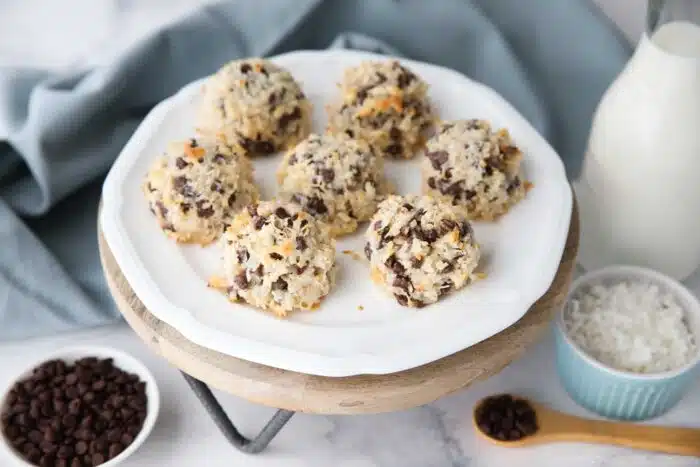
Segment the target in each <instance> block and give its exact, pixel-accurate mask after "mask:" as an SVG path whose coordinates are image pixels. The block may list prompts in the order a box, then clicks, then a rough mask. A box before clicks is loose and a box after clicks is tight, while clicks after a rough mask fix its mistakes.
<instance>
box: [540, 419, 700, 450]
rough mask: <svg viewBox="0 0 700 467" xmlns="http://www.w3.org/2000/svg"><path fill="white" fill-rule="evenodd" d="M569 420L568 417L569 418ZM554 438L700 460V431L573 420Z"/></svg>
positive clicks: (568, 421)
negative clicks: (698, 458) (612, 445)
mask: <svg viewBox="0 0 700 467" xmlns="http://www.w3.org/2000/svg"><path fill="white" fill-rule="evenodd" d="M567 418H569V417H567ZM565 426H566V428H563V427H562V429H561V430H558V432H557V433H552V434H551V435H552V436H553V437H555V438H557V439H559V440H561V441H565V440H566V441H581V442H589V443H605V444H614V445H618V446H625V447H629V448H636V449H644V450H647V451H656V452H664V453H667V454H680V455H685V456H696V457H700V429H693V428H672V427H662V426H648V425H635V424H633V423H617V422H605V421H597V420H582V419H578V418H574V417H571V420H567V423H566V424H565Z"/></svg>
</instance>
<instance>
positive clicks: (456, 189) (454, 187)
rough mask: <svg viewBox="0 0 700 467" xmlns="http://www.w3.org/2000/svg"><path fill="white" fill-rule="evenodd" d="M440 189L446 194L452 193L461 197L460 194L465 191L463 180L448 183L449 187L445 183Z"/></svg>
mask: <svg viewBox="0 0 700 467" xmlns="http://www.w3.org/2000/svg"><path fill="white" fill-rule="evenodd" d="M440 191H441V192H442V193H443V194H446V195H452V196H454V197H459V195H461V194H462V192H463V191H464V190H462V181H458V182H454V183H453V184H451V185H448V186H447V187H445V185H443V186H442V187H441V188H440Z"/></svg>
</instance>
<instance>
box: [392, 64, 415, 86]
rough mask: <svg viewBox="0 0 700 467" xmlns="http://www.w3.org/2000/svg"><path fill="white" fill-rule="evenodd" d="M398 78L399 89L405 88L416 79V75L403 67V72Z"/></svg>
mask: <svg viewBox="0 0 700 467" xmlns="http://www.w3.org/2000/svg"><path fill="white" fill-rule="evenodd" d="M396 79H397V85H398V86H399V89H403V88H405V87H406V86H408V85H409V84H411V82H413V80H415V79H416V75H414V74H413V73H411V72H410V71H408V70H406V69H402V70H401V74H400V75H399V76H398V77H397V78H396Z"/></svg>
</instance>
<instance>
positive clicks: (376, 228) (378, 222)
mask: <svg viewBox="0 0 700 467" xmlns="http://www.w3.org/2000/svg"><path fill="white" fill-rule="evenodd" d="M373 228H374V230H379V229H381V228H382V221H381V220H378V221H376V222H375V223H374V224H373Z"/></svg>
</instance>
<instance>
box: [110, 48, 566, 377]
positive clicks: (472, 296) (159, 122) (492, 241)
mask: <svg viewBox="0 0 700 467" xmlns="http://www.w3.org/2000/svg"><path fill="white" fill-rule="evenodd" d="M378 58H382V57H380V56H376V55H372V54H367V53H360V52H350V51H318V52H306V51H305V52H294V53H290V54H285V55H281V56H278V57H274V58H272V60H273V61H275V62H276V63H278V64H279V65H282V66H284V67H286V68H287V69H288V70H290V71H291V72H292V74H293V75H294V76H295V77H296V78H297V80H299V82H300V83H301V85H302V87H303V89H304V92H305V93H306V94H307V96H308V97H309V98H310V99H311V101H312V102H313V104H314V107H315V110H314V130H315V131H316V132H321V131H323V128H324V127H325V110H324V106H325V105H326V104H327V103H328V102H329V101H330V100H331V99H332V98H333V97H334V96H335V93H336V92H337V87H336V83H337V82H338V81H339V79H340V77H341V75H342V72H343V70H344V69H345V68H347V67H349V66H352V65H356V64H357V63H359V62H360V61H362V60H365V59H378ZM383 58H386V57H383ZM403 63H404V64H406V65H407V66H408V67H410V68H412V69H413V70H414V71H415V72H416V73H417V74H419V75H420V76H421V77H422V78H423V79H425V80H426V81H427V82H428V84H429V85H430V91H429V93H430V98H431V100H432V102H433V104H434V105H435V107H436V108H437V110H438V112H439V114H440V116H441V117H442V118H443V119H446V120H448V119H457V118H477V117H478V118H485V119H488V120H490V121H491V122H492V124H493V125H494V126H496V127H506V128H507V129H508V130H509V131H510V132H511V134H512V136H513V139H514V141H515V143H516V144H517V145H519V146H520V148H521V149H522V150H523V152H524V154H525V156H524V163H523V167H524V172H525V175H526V178H527V179H529V180H531V181H532V182H534V184H535V187H534V189H533V190H531V191H530V193H529V194H528V196H527V198H526V199H525V200H524V201H523V202H521V203H520V204H519V205H517V206H516V207H515V208H514V209H512V210H511V211H510V212H509V213H508V215H506V216H505V217H504V218H502V219H501V220H500V221H499V222H497V223H495V224H485V223H484V224H482V223H478V224H476V225H475V232H476V237H477V240H478V241H479V243H480V244H481V245H482V249H483V250H482V251H483V257H484V260H483V264H482V265H481V267H480V270H481V271H483V272H485V273H487V274H488V278H487V279H485V280H482V281H479V282H477V283H475V284H473V285H471V286H469V287H467V288H465V289H463V290H461V291H459V292H457V293H453V294H451V295H449V296H447V297H445V298H444V299H442V300H441V301H440V302H438V303H436V304H434V305H431V306H428V307H426V308H422V309H409V308H404V307H402V306H400V305H398V304H397V303H396V301H395V300H394V298H393V297H391V296H389V295H388V294H385V293H384V292H382V291H381V290H380V289H379V288H378V287H377V286H376V285H374V284H373V283H372V282H371V281H370V279H369V274H368V269H367V266H366V264H364V262H362V261H358V260H357V259H353V258H352V257H351V256H349V255H345V254H342V253H341V252H342V251H343V250H354V251H356V252H358V253H360V254H361V253H362V249H363V241H362V235H363V233H364V229H365V226H364V225H363V226H361V228H360V232H358V233H356V234H355V235H353V236H350V237H349V238H343V239H341V240H340V241H339V242H338V255H337V257H338V262H339V271H340V273H339V279H338V284H337V286H336V287H335V289H334V290H333V291H332V292H331V294H330V295H329V296H328V297H327V298H326V299H325V300H324V302H323V303H322V305H321V308H320V309H319V310H318V311H316V312H305V313H297V314H294V315H293V316H291V317H290V318H289V319H286V320H280V319H277V318H274V317H273V316H271V315H269V314H266V313H263V312H259V311H256V310H254V309H252V308H249V307H247V306H243V305H238V304H232V303H230V302H228V301H227V300H226V299H225V298H224V297H223V296H222V295H220V294H219V293H218V292H216V291H214V290H212V289H209V288H207V286H206V282H207V279H208V278H209V277H210V276H211V275H212V274H214V273H216V272H218V271H219V268H220V262H219V261H220V253H219V251H218V249H217V246H211V247H208V248H201V247H199V246H178V245H176V244H175V243H174V242H172V241H169V240H168V239H167V238H166V237H165V236H164V235H163V233H162V232H161V231H160V229H159V227H158V226H157V224H156V222H155V220H154V219H153V216H152V214H151V213H150V212H149V209H148V206H147V203H146V202H145V200H144V197H143V195H142V193H141V184H142V182H143V177H144V175H145V174H146V172H147V169H148V166H149V165H150V164H151V161H152V160H153V158H154V157H156V156H157V155H158V154H160V153H162V152H163V150H164V148H165V146H166V144H167V142H168V141H170V140H173V139H182V138H187V137H188V136H189V135H191V134H193V132H194V119H193V109H194V108H195V106H196V105H197V102H198V100H199V91H200V88H201V84H202V82H201V81H198V82H194V83H191V84H189V85H188V86H186V87H184V88H183V89H182V90H181V91H180V92H178V93H177V94H176V95H175V96H173V97H171V98H170V99H167V100H166V101H164V102H162V103H160V104H159V105H158V106H157V107H156V108H155V109H153V111H152V112H151V113H150V114H149V115H148V116H147V117H146V119H145V120H144V121H143V123H142V124H141V126H140V127H139V129H138V130H137V131H136V133H135V134H134V135H133V137H132V138H131V140H130V141H129V143H128V144H127V145H126V147H125V148H124V150H123V151H122V153H121V155H120V156H119V158H118V159H117V161H116V162H115V164H114V166H113V167H112V170H111V171H110V173H109V176H108V177H107V180H106V181H105V185H104V189H103V209H102V216H101V225H102V230H103V232H104V235H105V238H106V240H107V243H108V244H109V247H110V248H111V250H112V252H113V254H114V256H115V259H116V260H117V263H118V264H119V266H120V268H121V269H122V271H123V273H124V275H125V276H126V278H127V280H128V281H129V283H130V284H131V286H132V288H133V289H134V291H135V292H136V294H137V295H138V297H139V299H140V300H141V301H142V302H143V303H144V305H145V306H146V307H147V308H148V309H149V310H150V312H151V313H153V314H154V315H155V316H156V317H157V318H158V319H160V320H163V321H165V322H166V323H168V324H170V325H171V326H173V327H174V328H175V329H177V330H178V331H179V332H181V333H182V334H183V335H184V336H185V337H186V338H188V339H189V340H191V341H193V342H195V343H197V344H199V345H201V346H204V347H208V348H210V349H213V350H216V351H218V352H222V353H224V354H228V355H231V356H234V357H238V358H241V359H245V360H248V361H252V362H256V363H260V364H264V365H268V366H272V367H277V368H282V369H286V370H292V371H298V372H302V373H309V374H316V375H323V376H349V375H354V374H363V373H374V374H385V373H393V372H396V371H401V370H405V369H408V368H413V367H416V366H419V365H423V364H426V363H429V362H431V361H434V360H437V359H440V358H442V357H445V356H447V355H450V354H452V353H454V352H457V351H459V350H462V349H465V348H467V347H469V346H472V345H474V344H476V343H478V342H480V341H482V340H484V339H486V338H488V337H490V336H492V335H494V334H496V333H498V332H499V331H501V330H503V329H505V328H506V327H508V326H510V325H512V324H513V323H515V322H516V321H517V320H518V319H520V318H521V317H522V316H523V314H525V312H526V311H527V310H528V308H529V307H530V306H531V305H532V304H533V303H534V302H535V301H536V300H537V299H538V298H540V297H541V296H542V295H543V294H544V293H545V292H546V291H547V289H548V288H549V286H550V284H551V282H552V280H553V279H554V276H555V274H556V271H557V269H558V265H559V261H560V259H561V255H562V253H563V249H564V245H565V242H566V237H567V233H568V227H569V220H570V216H571V208H572V196H571V190H570V187H569V184H568V182H567V179H566V174H565V172H564V166H563V164H562V162H561V160H560V159H559V157H558V156H557V154H556V153H555V152H554V150H553V149H552V148H551V147H550V146H549V144H548V143H547V142H546V141H545V140H544V139H543V138H542V137H541V136H540V135H539V134H538V133H537V132H536V131H535V130H534V129H533V128H532V127H531V126H530V125H529V124H528V122H527V121H526V120H525V119H524V118H523V117H522V116H520V115H519V114H518V112H517V111H516V110H515V109H513V107H511V106H510V105H509V104H508V103H507V102H506V101H505V100H503V98H501V97H500V96H499V95H498V94H496V93H495V92H494V91H493V90H491V89H490V88H487V87H485V86H483V85H481V84H478V83H476V82H474V81H471V80H470V79H468V78H466V77H465V76H463V75H461V74H459V73H457V72H455V71H452V70H448V69H445V68H441V67H437V66H433V65H428V64H424V63H419V62H414V61H411V60H403ZM420 157H422V155H421V156H419V157H417V158H416V159H415V160H413V161H395V162H394V161H389V162H388V164H387V167H386V173H387V175H388V176H389V177H390V179H391V180H392V181H393V182H394V183H395V184H396V186H397V187H398V190H399V192H400V193H418V192H419V189H420V182H419V179H420V176H419V169H418V161H419V158H420ZM279 163H280V156H272V157H267V158H257V159H255V160H254V165H255V170H256V175H255V176H256V179H257V181H258V183H259V184H260V185H261V188H262V192H263V196H264V197H265V198H269V197H272V196H274V194H275V191H276V185H275V178H274V173H275V171H276V168H277V165H278V164H279ZM360 307H362V308H363V309H362V310H360Z"/></svg>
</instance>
